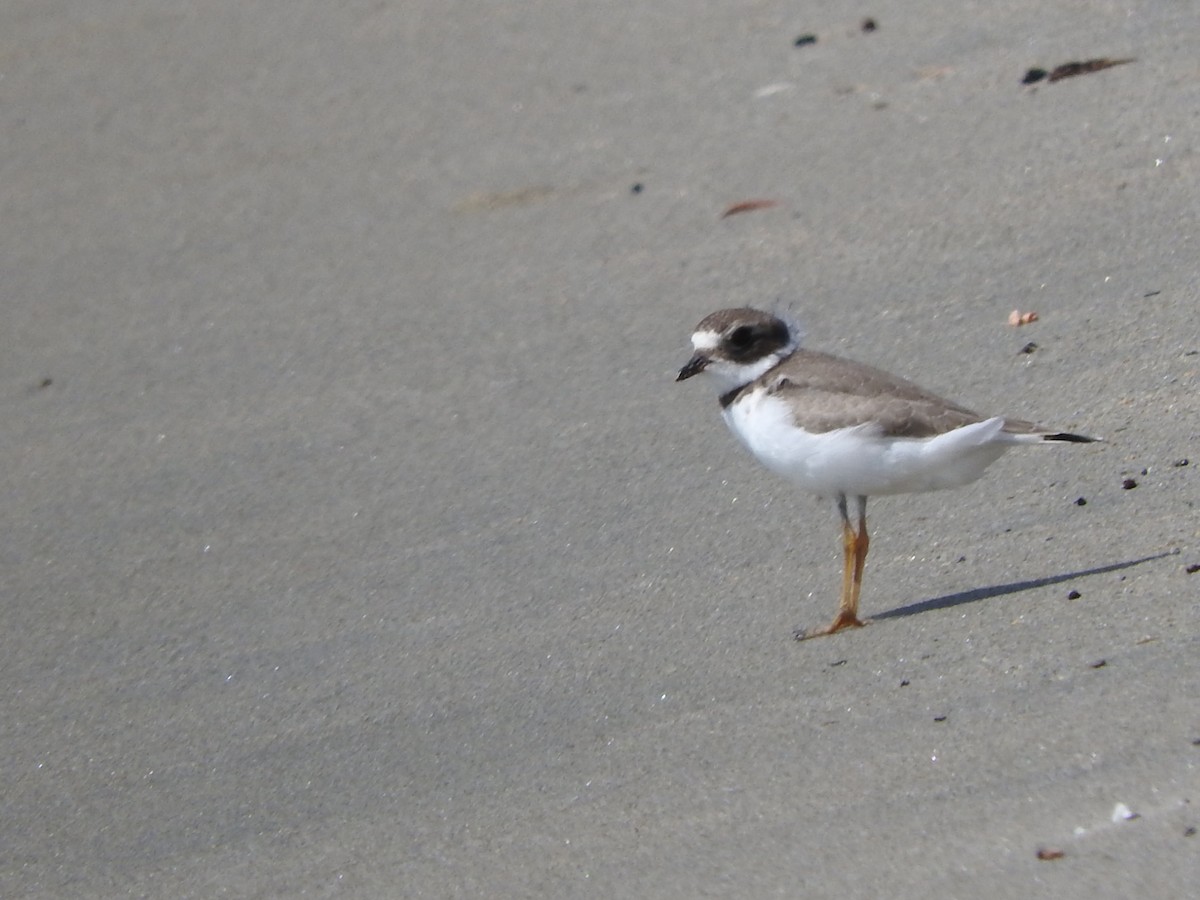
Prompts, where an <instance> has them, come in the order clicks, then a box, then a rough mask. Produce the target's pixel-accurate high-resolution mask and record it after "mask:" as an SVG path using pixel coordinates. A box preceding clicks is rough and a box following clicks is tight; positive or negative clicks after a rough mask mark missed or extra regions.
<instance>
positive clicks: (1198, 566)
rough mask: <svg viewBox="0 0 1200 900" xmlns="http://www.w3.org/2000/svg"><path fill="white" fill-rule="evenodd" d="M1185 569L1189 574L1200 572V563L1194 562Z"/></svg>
mask: <svg viewBox="0 0 1200 900" xmlns="http://www.w3.org/2000/svg"><path fill="white" fill-rule="evenodd" d="M1183 571H1185V572H1187V573H1188V574H1189V575H1195V574H1196V573H1197V572H1200V563H1192V564H1191V565H1190V566H1188V567H1187V568H1185V569H1184V570H1183Z"/></svg>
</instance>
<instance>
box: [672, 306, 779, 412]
mask: <svg viewBox="0 0 1200 900" xmlns="http://www.w3.org/2000/svg"><path fill="white" fill-rule="evenodd" d="M692 346H693V347H694V348H695V351H696V352H695V354H693V356H692V358H691V359H690V360H689V361H688V363H687V365H685V366H684V367H683V368H682V369H680V370H679V377H678V378H677V379H676V381H683V380H684V379H685V378H691V377H692V376H693V375H698V374H700V373H701V372H707V373H708V374H709V375H710V376H712V377H715V378H716V380H717V382H718V384H717V389H718V391H720V392H721V393H725V392H726V391H731V390H735V389H737V388H739V387H742V386H743V385H746V384H749V383H750V382H752V381H754V380H755V379H757V378H759V377H760V376H762V375H763V374H764V373H766V372H767V371H769V370H770V369H772V368H773V367H774V366H776V365H777V364H778V363H779V362H780V360H783V359H786V358H787V357H788V356H790V355H791V354H792V353H793V352H794V351H795V350H796V346H797V339H796V335H795V334H794V333H793V331H792V329H791V328H790V327H789V326H788V324H787V322H785V321H783V320H782V319H780V318H779V317H778V316H773V315H771V314H770V313H766V312H762V311H761V310H757V309H749V308H743V309H723V310H721V311H720V312H715V313H713V314H712V315H710V316H707V317H706V318H705V319H704V320H703V321H702V322H701V323H700V324H699V325H697V326H696V331H695V332H694V333H693V334H692Z"/></svg>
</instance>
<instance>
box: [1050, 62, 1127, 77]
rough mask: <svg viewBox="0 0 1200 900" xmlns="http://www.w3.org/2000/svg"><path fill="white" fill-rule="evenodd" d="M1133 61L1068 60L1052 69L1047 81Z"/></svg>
mask: <svg viewBox="0 0 1200 900" xmlns="http://www.w3.org/2000/svg"><path fill="white" fill-rule="evenodd" d="M1131 62H1133V59H1107V58H1100V59H1089V60H1085V61H1084V62H1068V63H1063V64H1062V65H1061V66H1056V67H1055V69H1054V71H1053V72H1051V73H1050V76H1049V78H1048V80H1049V81H1062V80H1063V79H1064V78H1073V77H1075V76H1076V75H1087V74H1089V73H1091V72H1100V71H1103V70H1104V69H1111V68H1112V67H1113V66H1123V65H1125V64H1126V63H1131Z"/></svg>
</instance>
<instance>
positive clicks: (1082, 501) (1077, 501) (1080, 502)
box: [1075, 497, 1087, 506]
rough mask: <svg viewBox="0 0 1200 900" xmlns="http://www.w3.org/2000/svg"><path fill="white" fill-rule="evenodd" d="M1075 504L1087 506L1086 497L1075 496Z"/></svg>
mask: <svg viewBox="0 0 1200 900" xmlns="http://www.w3.org/2000/svg"><path fill="white" fill-rule="evenodd" d="M1075 505H1076V506H1087V497H1076V498H1075Z"/></svg>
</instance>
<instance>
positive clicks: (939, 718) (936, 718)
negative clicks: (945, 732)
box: [933, 716, 946, 722]
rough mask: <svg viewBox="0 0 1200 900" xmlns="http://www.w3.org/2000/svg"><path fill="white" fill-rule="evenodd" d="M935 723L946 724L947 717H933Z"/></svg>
mask: <svg viewBox="0 0 1200 900" xmlns="http://www.w3.org/2000/svg"><path fill="white" fill-rule="evenodd" d="M933 721H935V722H945V721H946V717H945V716H934V717H933Z"/></svg>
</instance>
